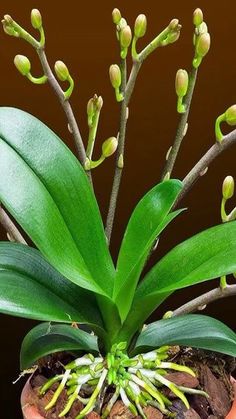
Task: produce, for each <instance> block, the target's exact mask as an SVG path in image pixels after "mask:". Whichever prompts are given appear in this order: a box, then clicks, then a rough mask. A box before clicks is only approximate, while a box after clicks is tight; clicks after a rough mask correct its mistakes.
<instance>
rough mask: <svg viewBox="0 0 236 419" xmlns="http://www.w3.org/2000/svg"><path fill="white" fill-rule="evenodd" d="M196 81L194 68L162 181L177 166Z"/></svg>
mask: <svg viewBox="0 0 236 419" xmlns="http://www.w3.org/2000/svg"><path fill="white" fill-rule="evenodd" d="M196 80H197V69H196V68H193V69H192V71H191V74H190V76H189V87H188V92H187V95H186V99H185V100H184V105H185V112H184V113H183V114H182V115H181V118H180V121H179V125H178V128H177V132H176V137H175V140H174V144H173V146H172V147H171V150H170V152H169V154H168V158H167V161H166V165H165V168H164V170H163V173H162V176H161V179H162V180H163V179H164V178H165V176H166V175H167V174H168V176H169V177H170V176H171V173H172V171H173V168H174V165H175V161H176V158H177V156H178V153H179V149H180V146H181V143H182V141H183V138H184V136H185V133H186V126H187V123H188V116H189V112H190V108H191V103H192V97H193V92H194V87H195V84H196Z"/></svg>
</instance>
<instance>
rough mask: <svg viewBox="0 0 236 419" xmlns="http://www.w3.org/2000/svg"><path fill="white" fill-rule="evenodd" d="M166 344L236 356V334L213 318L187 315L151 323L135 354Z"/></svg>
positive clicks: (139, 338) (141, 336)
mask: <svg viewBox="0 0 236 419" xmlns="http://www.w3.org/2000/svg"><path fill="white" fill-rule="evenodd" d="M162 345H182V346H190V347H193V348H202V349H207V350H210V351H214V352H221V353H223V354H226V355H231V356H234V357H235V356H236V334H235V333H234V332H233V331H232V330H231V329H230V328H229V327H227V326H226V325H225V324H223V323H221V322H220V321H219V320H216V319H213V318H212V317H208V316H202V315H200V314H187V315H185V316H179V317H173V318H170V319H168V320H159V321H157V322H154V323H151V324H149V325H148V326H147V327H146V328H145V329H144V330H143V332H141V333H140V335H139V336H138V339H137V341H136V344H135V347H134V350H133V351H132V353H133V354H136V353H141V352H147V351H149V350H152V349H155V348H157V347H159V346H162Z"/></svg>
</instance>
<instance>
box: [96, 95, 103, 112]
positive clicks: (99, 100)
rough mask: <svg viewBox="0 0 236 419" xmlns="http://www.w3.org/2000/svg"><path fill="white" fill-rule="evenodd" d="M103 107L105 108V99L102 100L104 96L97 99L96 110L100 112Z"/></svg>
mask: <svg viewBox="0 0 236 419" xmlns="http://www.w3.org/2000/svg"><path fill="white" fill-rule="evenodd" d="M102 107H103V98H102V96H99V97H98V98H97V99H96V108H97V110H98V111H100V110H101V109H102Z"/></svg>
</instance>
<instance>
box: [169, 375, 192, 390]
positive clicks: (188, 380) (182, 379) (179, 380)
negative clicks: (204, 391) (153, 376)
mask: <svg viewBox="0 0 236 419" xmlns="http://www.w3.org/2000/svg"><path fill="white" fill-rule="evenodd" d="M165 378H166V379H167V380H170V381H171V382H172V383H175V384H177V385H178V386H183V387H189V388H196V387H198V385H199V381H198V379H197V377H193V376H192V375H190V374H188V373H187V372H172V373H170V374H167V375H166V376H165Z"/></svg>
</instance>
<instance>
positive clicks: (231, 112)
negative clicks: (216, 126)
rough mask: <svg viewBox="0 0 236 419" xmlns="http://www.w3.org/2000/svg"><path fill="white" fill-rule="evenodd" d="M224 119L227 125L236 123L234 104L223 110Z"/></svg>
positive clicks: (235, 106) (235, 107)
mask: <svg viewBox="0 0 236 419" xmlns="http://www.w3.org/2000/svg"><path fill="white" fill-rule="evenodd" d="M225 121H226V122H227V124H228V125H236V105H232V106H230V108H228V109H227V111H226V112H225Z"/></svg>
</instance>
